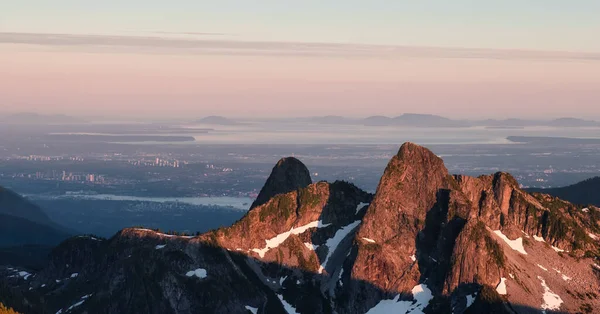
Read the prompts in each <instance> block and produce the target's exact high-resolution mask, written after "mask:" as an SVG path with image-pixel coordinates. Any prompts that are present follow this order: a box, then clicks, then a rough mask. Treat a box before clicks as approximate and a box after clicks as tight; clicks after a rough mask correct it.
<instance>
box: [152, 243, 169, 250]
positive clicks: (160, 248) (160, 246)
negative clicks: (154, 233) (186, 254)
mask: <svg viewBox="0 0 600 314" xmlns="http://www.w3.org/2000/svg"><path fill="white" fill-rule="evenodd" d="M165 246H167V245H166V244H163V245H157V246H155V247H154V248H155V249H156V250H162V249H164V248H165Z"/></svg>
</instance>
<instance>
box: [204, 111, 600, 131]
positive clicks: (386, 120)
mask: <svg viewBox="0 0 600 314" xmlns="http://www.w3.org/2000/svg"><path fill="white" fill-rule="evenodd" d="M285 120H286V121H292V122H293V121H297V122H306V123H312V124H323V125H366V126H399V127H426V128H432V127H439V128H466V127H476V126H479V127H489V128H523V127H532V126H547V127H562V128H564V127H600V122H596V121H592V120H583V119H577V118H559V119H555V120H527V119H504V120H495V119H488V120H466V119H462V120H455V119H450V118H446V117H442V116H438V115H431V114H416V113H405V114H403V115H400V116H397V117H387V116H370V117H367V118H347V117H343V116H333V115H330V116H316V117H306V118H291V119H285ZM195 122H196V123H201V124H209V125H235V124H239V123H240V122H237V121H235V120H233V119H229V118H226V117H222V116H209V117H205V118H203V119H200V120H197V121H195Z"/></svg>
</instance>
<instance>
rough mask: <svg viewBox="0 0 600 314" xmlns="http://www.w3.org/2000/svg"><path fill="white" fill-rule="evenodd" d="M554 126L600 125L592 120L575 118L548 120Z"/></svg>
mask: <svg viewBox="0 0 600 314" xmlns="http://www.w3.org/2000/svg"><path fill="white" fill-rule="evenodd" d="M549 125H550V126H554V127H593V126H600V123H598V122H596V121H592V120H583V119H576V118H560V119H556V120H552V121H550V122H549Z"/></svg>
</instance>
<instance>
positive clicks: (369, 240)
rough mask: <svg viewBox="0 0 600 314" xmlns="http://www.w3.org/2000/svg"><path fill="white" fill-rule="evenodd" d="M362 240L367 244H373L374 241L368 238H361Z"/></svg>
mask: <svg viewBox="0 0 600 314" xmlns="http://www.w3.org/2000/svg"><path fill="white" fill-rule="evenodd" d="M362 239H363V240H365V241H367V242H371V243H375V240H373V239H369V238H362Z"/></svg>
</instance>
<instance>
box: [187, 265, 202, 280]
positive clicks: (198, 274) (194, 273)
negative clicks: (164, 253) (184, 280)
mask: <svg viewBox="0 0 600 314" xmlns="http://www.w3.org/2000/svg"><path fill="white" fill-rule="evenodd" d="M185 275H186V276H188V277H193V276H196V277H198V278H200V279H203V278H206V269H204V268H198V269H196V270H190V271H188V272H187V273H185Z"/></svg>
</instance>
